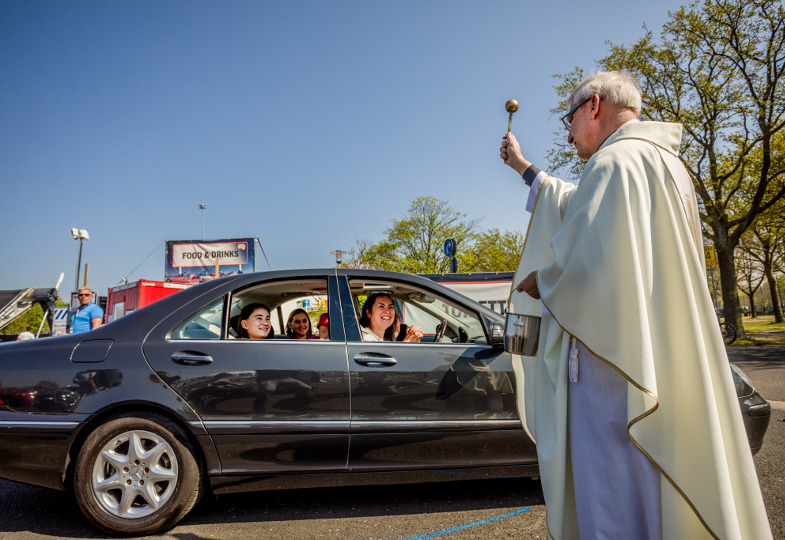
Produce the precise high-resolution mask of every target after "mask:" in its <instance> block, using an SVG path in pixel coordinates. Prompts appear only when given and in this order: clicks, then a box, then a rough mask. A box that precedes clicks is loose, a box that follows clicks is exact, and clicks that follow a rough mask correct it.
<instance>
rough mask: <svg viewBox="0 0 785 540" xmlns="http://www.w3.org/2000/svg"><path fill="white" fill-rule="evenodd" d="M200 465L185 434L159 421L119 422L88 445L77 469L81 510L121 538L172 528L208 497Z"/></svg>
mask: <svg viewBox="0 0 785 540" xmlns="http://www.w3.org/2000/svg"><path fill="white" fill-rule="evenodd" d="M203 477H204V475H203V471H202V468H201V466H200V462H199V460H198V458H197V456H196V453H195V452H194V449H193V447H192V446H191V443H190V442H189V440H188V437H187V436H186V434H185V432H184V431H183V430H182V428H180V426H178V425H177V424H175V423H174V422H172V421H170V420H168V419H167V418H164V417H162V416H159V415H155V414H144V413H138V414H135V415H125V416H122V417H115V418H113V419H111V420H109V421H108V422H106V423H105V424H103V425H101V426H99V427H98V428H97V429H96V430H95V431H93V432H92V433H91V434H90V435H89V436H88V437H87V439H86V440H85V443H84V446H83V447H82V449H81V451H80V453H79V456H78V458H77V461H76V467H75V469H74V493H75V495H76V500H77V503H78V504H79V508H80V509H81V510H82V512H83V513H84V515H85V516H86V517H87V518H88V519H89V520H90V521H91V522H92V523H93V524H94V525H95V526H96V527H98V528H100V529H102V530H104V531H107V532H110V533H112V534H116V535H122V536H139V535H145V534H152V533H155V532H158V531H160V530H163V529H166V528H168V527H171V526H173V525H174V524H175V523H177V522H178V521H180V519H182V517H183V516H185V514H187V513H188V511H189V510H191V508H193V506H194V505H195V504H196V502H197V501H198V499H199V496H200V495H201V493H202V491H203V485H204V479H203Z"/></svg>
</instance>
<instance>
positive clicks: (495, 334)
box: [488, 321, 504, 347]
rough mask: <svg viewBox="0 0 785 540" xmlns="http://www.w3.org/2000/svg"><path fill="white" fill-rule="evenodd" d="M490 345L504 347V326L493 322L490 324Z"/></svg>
mask: <svg viewBox="0 0 785 540" xmlns="http://www.w3.org/2000/svg"><path fill="white" fill-rule="evenodd" d="M488 345H491V346H492V347H498V346H501V345H504V324H502V323H500V322H498V321H491V322H490V323H489V324H488Z"/></svg>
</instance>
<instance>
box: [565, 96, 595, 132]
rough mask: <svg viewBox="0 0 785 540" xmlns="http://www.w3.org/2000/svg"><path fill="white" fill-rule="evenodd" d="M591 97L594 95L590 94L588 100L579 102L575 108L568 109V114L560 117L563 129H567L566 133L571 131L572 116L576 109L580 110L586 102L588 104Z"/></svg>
mask: <svg viewBox="0 0 785 540" xmlns="http://www.w3.org/2000/svg"><path fill="white" fill-rule="evenodd" d="M592 97H594V94H592V95H591V96H589V97H588V98H586V99H584V100H583V101H581V102H580V103H578V104H577V105H576V106H575V107H573V108H572V109H570V112H568V113H567V114H565V115H564V116H562V117H561V118H560V120H561V123H562V124H564V127H566V128H567V131H572V117H573V115H574V114H575V113H576V112H577V110H578V109H580V108H581V107H583V106H584V105H586V104H587V103H588V102H590V101H591V98H592Z"/></svg>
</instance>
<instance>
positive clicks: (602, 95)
mask: <svg viewBox="0 0 785 540" xmlns="http://www.w3.org/2000/svg"><path fill="white" fill-rule="evenodd" d="M567 103H568V112H567V114H565V115H564V116H563V117H562V122H563V123H564V125H565V127H566V129H567V132H568V142H569V143H570V144H572V145H573V146H574V147H575V150H576V152H577V154H578V157H580V158H581V159H583V160H588V161H587V163H586V165H585V168H584V171H583V174H582V175H581V178H580V181H579V183H578V185H577V186H576V185H573V184H571V183H568V182H564V181H562V180H558V179H556V178H553V177H551V176H549V175H548V174H546V173H545V172H543V171H540V170H539V169H538V168H537V167H535V166H534V165H532V164H531V163H530V162H529V161H528V160H526V159H525V158H524V157H523V155H522V152H521V148H520V145H519V143H518V141H517V140H516V138H515V136H514V135H513V134H512V133H508V134H507V135H505V137H504V138H503V141H502V146H501V157H502V159H503V160H504V162H505V163H506V164H507V165H509V166H510V167H511V168H512V169H514V170H515V171H516V172H518V173H519V174H521V175H522V177H523V179H524V181H525V182H526V183H527V184H529V185H530V186H531V188H530V192H529V200H528V204H527V210H529V211H531V212H532V217H531V220H530V223H529V230H528V233H527V236H526V242H525V245H524V248H523V252H522V255H521V260H520V263H519V266H518V270H517V272H516V277H515V281H514V288H513V291H512V292H511V295H510V311H511V312H515V313H520V314H524V315H537V316H542V324H541V331H540V341H539V347H538V352H537V357H536V358H534V357H522V356H515V355H514V365H515V367H516V384H517V395H518V399H519V410H520V411H521V418H522V420H523V422H524V427H525V428H526V429H527V431H528V432H529V433H530V434H531V436H532V438H533V439H534V440H535V442H536V443H537V451H538V459H539V463H540V473H541V478H542V486H543V492H544V495H545V503H546V510H547V524H548V530H549V534H550V536H551V537H552V538H554V539H556V540H562V539H575V538H580V539H581V540H589V539H594V538H608V539H616V538H618V539H629V538H636V539H691V540H692V539H703V538H707V539H709V538H721V539H756V540H757V539H765V538H771V529H770V526H769V522H768V518H767V516H766V510H765V507H764V504H763V498H762V495H761V492H760V487H759V484H758V480H757V475H756V472H755V466H754V463H753V460H752V454H751V451H750V447H749V443H748V442H747V438H746V434H745V430H744V425H743V423H742V418H741V414H740V410H739V405H738V401H737V399H736V393H735V389H734V385H733V381H732V378H731V372H730V368H729V365H728V358H727V354H726V352H725V347H724V344H723V341H722V336H721V334H720V330H719V325H718V324H717V318H716V316H715V313H714V309H713V305H712V302H711V298H710V296H709V291H708V288H707V284H706V278H705V269H704V263H703V249H702V240H701V228H700V221H699V216H698V210H697V207H698V205H697V200H696V197H695V191H694V189H693V187H692V182H691V180H690V178H689V175H688V173H687V171H686V169H685V167H684V165H683V164H682V163H681V161H680V160H679V158H678V155H679V146H680V143H681V130H682V127H681V125H680V124H672V123H661V122H641V121H639V119H638V117H639V116H640V109H641V94H640V87H639V85H638V83H637V80H636V79H635V78H634V77H633V76H632V75H630V74H628V73H625V72H602V73H598V74H596V75H592V76H591V77H588V78H587V79H585V80H584V81H582V82H581V83H580V84H579V85H578V86H577V87H576V88H575V90H574V91H573V92H572V94H571V95H570V97H569V98H568V101H567Z"/></svg>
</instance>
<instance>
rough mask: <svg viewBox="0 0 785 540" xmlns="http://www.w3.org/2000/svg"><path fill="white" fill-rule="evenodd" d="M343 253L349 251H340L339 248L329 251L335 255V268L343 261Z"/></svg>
mask: <svg viewBox="0 0 785 540" xmlns="http://www.w3.org/2000/svg"><path fill="white" fill-rule="evenodd" d="M344 253H349V252H348V251H341V250H340V249H336V250H335V251H331V252H330V255H335V267H336V268H338V267H339V266H341V263H342V262H343V259H342V258H341V256H342V255H343V254H344Z"/></svg>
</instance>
